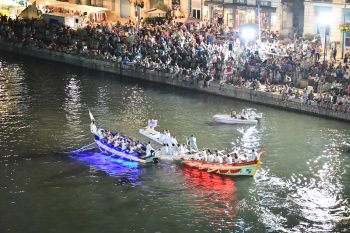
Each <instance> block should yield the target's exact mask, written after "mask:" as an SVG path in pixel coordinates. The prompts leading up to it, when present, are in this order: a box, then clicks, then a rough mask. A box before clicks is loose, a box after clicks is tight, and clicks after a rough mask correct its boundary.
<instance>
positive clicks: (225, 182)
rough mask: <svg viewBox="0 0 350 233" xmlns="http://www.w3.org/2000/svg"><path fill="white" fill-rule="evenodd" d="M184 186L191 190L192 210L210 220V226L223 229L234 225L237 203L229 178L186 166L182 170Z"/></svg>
mask: <svg viewBox="0 0 350 233" xmlns="http://www.w3.org/2000/svg"><path fill="white" fill-rule="evenodd" d="M183 172H184V175H185V177H186V178H187V179H186V186H188V187H189V188H190V189H192V190H193V194H192V195H193V197H194V198H195V202H194V203H193V204H192V206H191V207H192V208H194V209H196V210H198V211H199V212H201V213H202V214H204V215H205V216H206V217H207V218H208V219H210V220H212V222H211V224H216V225H221V226H222V227H223V228H225V227H232V226H233V225H235V223H234V222H233V218H235V217H236V213H235V208H236V207H237V204H238V203H239V201H238V200H237V197H236V195H235V192H236V186H235V181H234V180H233V179H232V178H231V177H222V176H219V175H215V174H209V173H207V172H201V171H200V170H197V169H192V168H189V167H187V166H185V167H184V168H183Z"/></svg>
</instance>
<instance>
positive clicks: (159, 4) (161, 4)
mask: <svg viewBox="0 0 350 233" xmlns="http://www.w3.org/2000/svg"><path fill="white" fill-rule="evenodd" d="M153 7H154V8H157V9H159V10H162V11H168V8H169V7H168V5H167V4H165V3H164V2H162V1H159V2H157V3H156V4H155V5H154V6H153Z"/></svg>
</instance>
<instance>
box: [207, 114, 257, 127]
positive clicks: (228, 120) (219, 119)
mask: <svg viewBox="0 0 350 233" xmlns="http://www.w3.org/2000/svg"><path fill="white" fill-rule="evenodd" d="M213 120H214V122H216V123H222V124H231V125H235V124H249V125H252V124H256V123H258V121H257V120H255V119H248V120H242V119H237V118H233V117H231V116H230V115H214V116H213Z"/></svg>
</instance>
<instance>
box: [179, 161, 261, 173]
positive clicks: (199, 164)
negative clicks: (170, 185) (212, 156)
mask: <svg viewBox="0 0 350 233" xmlns="http://www.w3.org/2000/svg"><path fill="white" fill-rule="evenodd" d="M183 163H184V164H185V165H186V166H189V167H191V168H195V169H199V170H201V171H205V172H209V173H215V174H219V175H225V176H254V175H255V173H256V172H257V171H258V168H259V166H260V163H261V162H260V160H256V161H252V162H244V163H234V164H218V163H208V162H203V161H197V160H192V159H183Z"/></svg>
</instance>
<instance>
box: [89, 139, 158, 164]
mask: <svg viewBox="0 0 350 233" xmlns="http://www.w3.org/2000/svg"><path fill="white" fill-rule="evenodd" d="M95 143H96V145H97V146H98V148H99V149H100V150H101V151H103V152H107V153H109V154H111V155H112V156H117V157H120V158H123V159H126V160H131V161H135V162H139V163H154V162H156V161H155V160H154V159H156V160H157V158H155V157H148V158H145V159H142V158H139V157H137V156H135V155H133V154H128V153H127V152H125V151H121V150H118V149H116V148H112V147H110V146H108V145H106V144H104V143H102V142H101V141H100V140H98V139H95Z"/></svg>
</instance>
